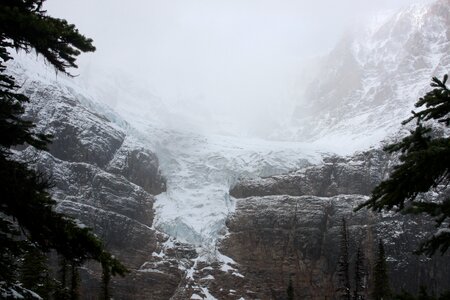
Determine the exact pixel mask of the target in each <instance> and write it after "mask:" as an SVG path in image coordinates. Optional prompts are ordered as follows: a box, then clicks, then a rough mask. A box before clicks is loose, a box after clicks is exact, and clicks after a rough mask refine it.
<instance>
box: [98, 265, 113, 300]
mask: <svg viewBox="0 0 450 300" xmlns="http://www.w3.org/2000/svg"><path fill="white" fill-rule="evenodd" d="M110 281H111V274H110V273H109V269H108V268H103V273H102V289H101V295H100V299H104V300H109V299H110V298H111V295H110V292H109V283H110Z"/></svg>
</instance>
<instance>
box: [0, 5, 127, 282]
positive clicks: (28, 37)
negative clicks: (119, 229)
mask: <svg viewBox="0 0 450 300" xmlns="http://www.w3.org/2000/svg"><path fill="white" fill-rule="evenodd" d="M43 3H44V0H2V1H1V2H0V182H1V183H2V184H1V185H0V199H1V200H0V242H1V243H2V247H1V248H0V267H1V269H2V271H1V272H0V288H2V289H4V290H5V289H7V288H8V286H13V285H15V280H17V277H16V276H15V274H16V273H17V272H16V271H15V270H16V269H17V265H16V262H17V261H18V259H19V258H20V257H21V255H22V254H24V253H25V250H26V245H27V244H29V243H32V244H34V245H36V247H37V249H39V251H41V252H48V251H50V250H56V252H57V253H59V254H60V255H62V256H63V257H65V258H66V259H67V260H68V261H70V262H72V263H73V262H77V263H82V262H83V261H85V260H88V259H94V260H97V261H99V262H101V264H102V266H103V267H105V268H108V269H109V272H110V274H112V275H116V274H120V275H123V274H125V272H126V269H125V268H124V266H123V265H122V264H121V263H120V262H119V261H118V260H116V259H114V258H113V257H112V256H111V255H110V254H109V253H108V252H106V251H105V250H104V247H103V245H102V243H101V241H100V240H99V239H98V238H97V237H96V236H95V235H94V234H92V232H91V231H90V229H88V228H80V227H79V226H78V225H77V224H76V223H75V222H74V221H73V220H71V219H69V218H68V217H66V216H64V215H63V214H60V213H57V212H56V211H55V210H54V205H55V201H54V200H52V198H51V197H50V195H49V193H48V189H49V188H50V183H49V182H48V180H47V179H46V176H45V175H44V174H41V173H39V172H37V171H35V170H32V169H30V168H29V167H28V165H27V164H26V163H24V162H20V161H17V160H16V159H15V158H14V156H13V155H12V152H11V148H12V147H16V146H19V145H28V146H32V147H35V148H36V149H38V150H45V149H46V145H47V143H48V142H49V141H50V137H49V136H48V135H45V134H44V133H38V132H36V131H35V125H34V123H33V122H32V121H26V120H24V119H23V118H22V114H23V112H24V104H25V103H27V102H28V101H29V99H28V97H26V96H25V95H23V94H21V93H20V92H18V88H19V86H18V85H17V84H16V82H15V78H14V77H13V76H11V75H9V74H8V73H7V65H6V62H7V61H9V60H11V59H12V57H11V56H10V55H9V52H8V51H9V50H11V49H16V50H23V51H26V52H29V51H31V50H34V51H35V52H36V53H37V54H38V55H42V56H43V57H44V58H45V59H46V60H47V61H48V62H49V63H50V64H51V65H52V66H54V67H55V69H56V70H58V71H59V72H63V73H66V74H68V71H67V69H68V68H70V67H76V63H75V62H76V57H77V56H78V55H79V54H80V53H81V52H88V51H94V50H95V48H94V46H93V45H92V40H91V39H88V38H86V37H84V36H83V35H81V34H80V33H79V32H78V30H77V29H76V28H75V26H74V25H72V24H69V23H67V21H65V20H62V19H57V18H53V17H50V16H48V15H47V14H46V12H45V11H44V10H43V9H42V5H43ZM19 229H20V230H19ZM3 270H11V271H10V272H7V271H5V272H3ZM16 286H17V285H16Z"/></svg>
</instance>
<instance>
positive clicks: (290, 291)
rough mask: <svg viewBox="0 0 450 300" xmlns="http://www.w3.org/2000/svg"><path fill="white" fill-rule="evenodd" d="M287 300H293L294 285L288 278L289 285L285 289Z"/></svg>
mask: <svg viewBox="0 0 450 300" xmlns="http://www.w3.org/2000/svg"><path fill="white" fill-rule="evenodd" d="M286 294H287V299H288V300H294V285H293V283H292V278H289V285H288V287H287V289H286Z"/></svg>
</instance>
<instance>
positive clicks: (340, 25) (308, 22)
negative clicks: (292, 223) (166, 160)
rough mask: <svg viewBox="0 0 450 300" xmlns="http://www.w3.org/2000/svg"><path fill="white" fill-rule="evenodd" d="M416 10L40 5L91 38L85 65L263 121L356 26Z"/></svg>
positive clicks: (236, 1)
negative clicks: (306, 67)
mask: <svg viewBox="0 0 450 300" xmlns="http://www.w3.org/2000/svg"><path fill="white" fill-rule="evenodd" d="M416 2H420V1H418V0H417V1H416V0H377V1H373V0H340V1H336V0H315V1H310V0H307V1H306V0H128V1H126V4H125V2H124V1H123V0H121V1H119V0H47V2H46V9H47V10H48V12H49V14H50V15H52V16H57V17H61V18H65V19H67V20H68V21H69V22H71V23H74V24H76V25H77V27H78V28H79V30H80V32H81V33H83V34H85V35H86V36H88V37H91V38H93V39H94V43H95V46H96V47H97V51H96V52H95V53H94V54H89V55H84V57H83V58H82V59H81V61H80V62H81V65H82V66H85V65H89V64H91V65H95V66H103V67H105V66H107V67H108V68H109V67H111V68H114V69H116V70H125V71H126V72H128V73H130V74H134V75H135V76H136V77H137V78H140V79H138V80H140V81H141V84H142V85H143V86H145V87H147V88H148V89H149V91H150V92H151V93H153V94H155V95H157V96H158V97H161V99H163V101H167V103H175V102H176V101H178V102H181V103H184V105H185V106H186V107H191V108H192V109H193V110H196V109H198V107H199V106H202V105H203V106H204V109H206V110H209V111H215V112H218V111H220V112H222V113H223V114H224V115H227V114H233V113H234V114H236V115H238V117H239V118H242V117H243V116H244V115H247V116H249V118H250V119H251V118H254V119H258V118H262V119H264V118H266V116H265V115H267V114H274V113H275V112H277V111H278V110H280V111H281V110H282V109H280V108H279V107H280V106H283V105H288V104H289V103H292V100H293V99H294V98H295V97H296V91H295V86H296V84H297V83H298V75H299V74H298V73H299V70H300V68H301V65H302V64H303V63H304V62H305V61H307V60H308V59H309V58H311V57H313V56H317V55H323V54H325V53H327V52H328V51H329V50H330V49H331V48H332V47H333V45H334V44H335V43H336V41H337V40H338V39H339V38H340V37H341V36H342V35H343V33H344V32H345V31H346V30H348V29H349V28H351V27H352V26H355V24H358V22H361V21H362V20H367V19H370V18H371V17H372V16H374V15H376V14H380V13H382V12H385V11H388V10H390V11H393V10H397V9H399V8H401V7H402V6H405V5H410V4H413V3H416ZM94 69H95V68H94ZM83 72H87V71H84V70H83V68H81V69H80V70H79V73H80V74H81V76H82V75H83ZM294 100H295V99H294ZM174 101H175V102H174ZM191 104H192V105H191ZM192 113H193V114H195V112H192ZM280 113H281V112H280ZM252 114H253V115H252ZM281 115H282V113H281Z"/></svg>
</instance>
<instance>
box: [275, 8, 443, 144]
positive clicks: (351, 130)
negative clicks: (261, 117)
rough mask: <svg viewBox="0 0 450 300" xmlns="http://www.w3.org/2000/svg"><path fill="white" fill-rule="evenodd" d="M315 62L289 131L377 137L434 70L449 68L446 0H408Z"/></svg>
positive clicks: (364, 140)
mask: <svg viewBox="0 0 450 300" xmlns="http://www.w3.org/2000/svg"><path fill="white" fill-rule="evenodd" d="M319 68H320V71H319V72H318V74H319V75H318V76H317V78H316V79H315V80H313V81H312V83H311V84H310V85H309V87H308V88H307V90H306V92H305V95H304V97H303V100H302V102H301V103H299V105H298V106H297V109H296V111H295V114H294V117H293V122H294V123H295V125H294V126H293V128H291V129H290V130H291V132H290V134H291V135H290V136H291V138H295V139H303V140H304V139H308V140H310V141H312V140H319V141H318V142H326V143H334V144H336V145H339V144H343V143H353V144H355V145H357V144H359V145H363V146H366V145H370V144H376V143H378V142H379V141H381V140H383V139H384V138H385V137H386V136H387V135H389V134H392V133H395V132H396V131H397V130H398V129H399V127H400V122H401V121H402V120H403V119H406V118H407V117H408V116H409V113H410V111H411V109H412V108H413V107H414V103H415V102H416V100H417V99H418V98H419V97H420V96H422V95H423V94H424V92H425V91H426V90H427V89H428V87H429V84H430V82H431V77H432V76H437V77H439V78H442V77H443V75H444V74H446V73H448V72H449V70H450V1H448V0H438V1H436V2H433V3H431V4H421V5H413V6H411V7H409V8H408V9H406V10H403V11H400V12H398V13H397V14H395V15H394V16H392V17H388V18H387V19H385V20H384V21H383V22H378V23H377V24H376V25H372V26H370V27H369V28H364V29H360V28H359V29H355V30H354V32H352V33H348V34H347V35H346V36H345V37H344V38H343V39H342V40H341V41H340V42H339V43H338V45H337V46H336V47H335V49H334V50H333V51H332V52H331V53H330V54H329V55H328V56H327V57H326V58H325V59H324V60H323V61H322V63H321V64H320V66H319ZM283 134H285V135H286V132H284V133H281V135H283Z"/></svg>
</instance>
